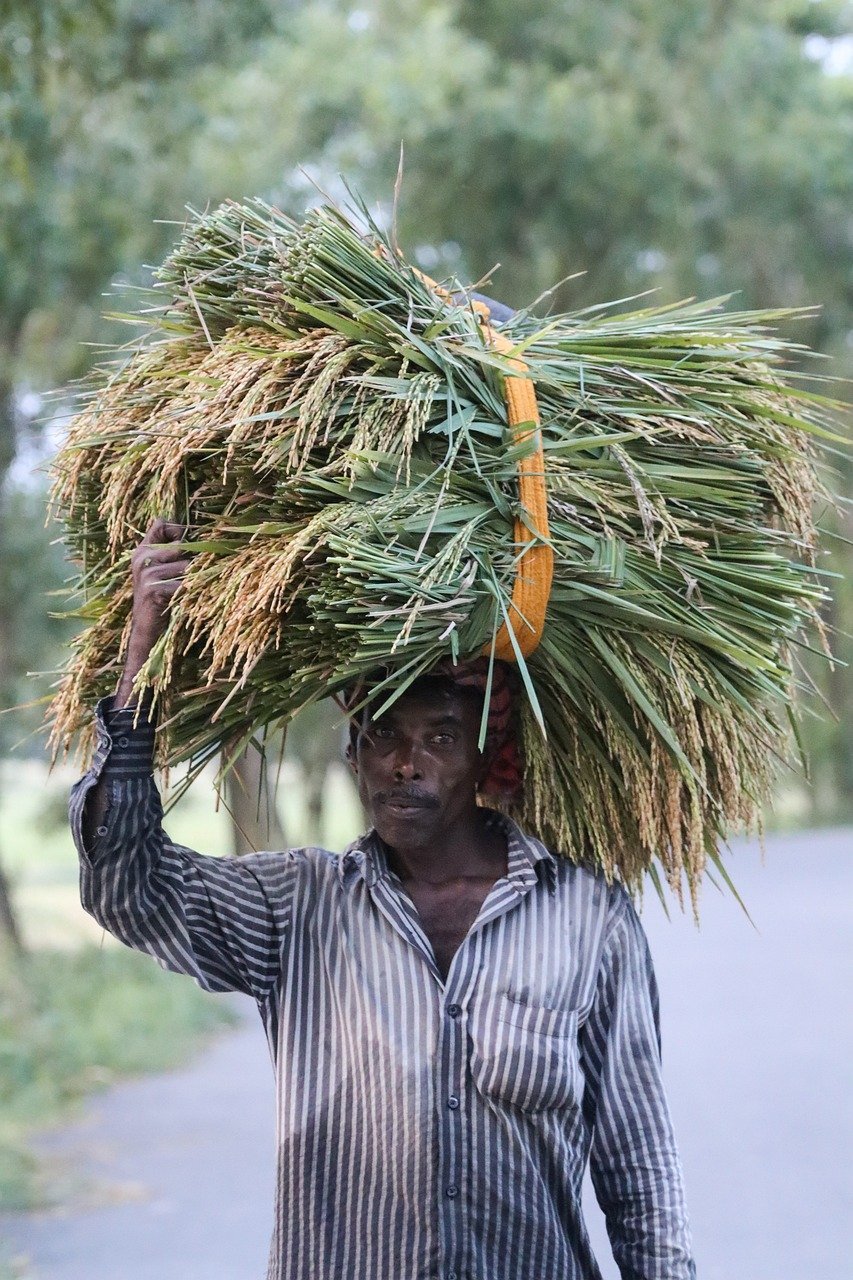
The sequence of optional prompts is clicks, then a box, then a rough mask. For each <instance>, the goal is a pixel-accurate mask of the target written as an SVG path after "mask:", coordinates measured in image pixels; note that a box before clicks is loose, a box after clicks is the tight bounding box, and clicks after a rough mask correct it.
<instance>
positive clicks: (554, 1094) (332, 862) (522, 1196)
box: [71, 521, 695, 1280]
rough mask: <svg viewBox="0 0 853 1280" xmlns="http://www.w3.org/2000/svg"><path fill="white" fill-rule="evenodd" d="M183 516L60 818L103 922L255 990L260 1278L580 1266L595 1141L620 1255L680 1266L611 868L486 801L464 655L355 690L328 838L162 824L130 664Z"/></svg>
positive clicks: (653, 1027) (554, 1271)
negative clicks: (407, 685) (346, 774)
mask: <svg viewBox="0 0 853 1280" xmlns="http://www.w3.org/2000/svg"><path fill="white" fill-rule="evenodd" d="M180 535H181V529H180V527H179V526H175V525H167V524H164V523H163V522H159V521H158V522H156V523H155V524H154V525H153V526H152V528H151V529H150V530H149V531H148V533H147V535H146V537H145V539H144V541H143V543H142V544H141V545H140V547H139V548H138V549H137V551H136V552H135V553H134V556H133V576H134V604H133V619H132V628H131V636H130V644H129V653H128V662H127V668H126V670H125V672H124V675H123V677H122V679H121V683H120V685H119V688H118V691H117V694H116V696H115V697H114V698H113V699H111V700H110V699H107V700H105V701H104V703H102V704H101V705H100V706H99V709H98V726H99V728H98V733H99V738H98V747H97V751H96V753H95V759H94V763H93V766H92V769H91V770H90V772H89V773H88V774H87V775H86V777H85V778H84V779H82V781H81V782H79V783H78V784H77V786H76V788H75V790H74V792H73V795H72V803H71V813H72V823H73V827H74V833H75V839H76V842H77V845H78V848H79V850H80V858H81V867H82V875H81V883H82V898H83V903H84V905H85V907H86V908H87V910H89V911H90V912H91V913H92V914H93V915H94V916H95V917H96V919H98V921H99V922H100V923H101V924H103V925H104V926H105V927H106V928H107V929H109V930H110V931H111V932H112V933H114V934H115V935H116V936H117V937H118V938H120V939H121V940H122V941H123V942H125V943H127V944H128V945H129V946H132V947H136V948H138V949H139V950H142V951H146V952H148V953H150V954H152V955H154V956H156V957H157V958H158V959H159V960H160V961H161V963H163V964H164V965H165V966H167V967H168V968H170V969H175V970H178V971H180V972H182V973H187V974H190V975H191V976H192V977H194V978H195V979H196V981H197V982H198V983H199V984H200V985H201V986H202V987H204V988H205V989H206V990H210V991H230V990H237V991H243V992H246V993H248V994H251V995H252V996H253V997H254V998H255V999H256V1001H257V1003H258V1007H259V1009H260V1013H261V1016H262V1018H263V1020H264V1023H265V1027H266V1031H267V1035H268V1038H269V1043H270V1047H271V1050H272V1054H273V1060H274V1062H275V1070H276V1083H277V1111H278V1114H277V1120H278V1123H277V1132H278V1176H277V1185H276V1200H275V1227H274V1234H273V1241H272V1249H271V1255H270V1269H269V1276H270V1277H274V1278H275V1280H308V1278H309V1277H310V1278H312V1280H337V1278H338V1277H341V1278H346V1280H349V1278H350V1277H352V1278H353V1280H463V1277H464V1278H465V1280H519V1277H531V1278H532V1280H540V1278H542V1277H554V1278H555V1280H556V1278H557V1277H560V1280H594V1278H595V1277H598V1276H599V1275H600V1272H599V1270H598V1267H597V1265H596V1262H595V1260H594V1258H593V1256H592V1253H591V1250H590V1245H589V1240H588V1237H587V1232H586V1229H585V1226H584V1223H583V1219H582V1216H581V1206H580V1191H581V1178H582V1173H583V1169H584V1166H585V1164H586V1161H587V1159H588V1158H590V1159H591V1169H592V1176H593V1180H594V1183H595V1187H596V1190H597V1193H598V1197H599V1200H600V1202H601V1204H602V1206H603V1208H604V1211H605V1213H606V1215H607V1222H608V1229H609V1233H610V1238H611V1241H612V1246H613V1252H614V1255H615V1257H616V1260H617V1262H618V1264H619V1268H620V1271H621V1275H622V1277H623V1280H687V1278H688V1277H692V1276H694V1275H695V1270H694V1266H693V1262H692V1260H691V1255H690V1244H689V1237H688V1229H687V1223H686V1217H685V1211H684V1204H683V1195H682V1185H681V1173H680V1168H679V1162H678V1156H677V1153H676V1149H675V1144H674V1140H673V1135H672V1128H671V1125H670V1120H669V1116H668V1113H667V1108H666V1102H665V1099H664V1094H663V1088H662V1084H661V1076H660V1055H659V1044H658V1024H657V992H656V987H655V980H654V975H653V972H652V965H651V960H650V957H649V953H648V948H647V945H646V941H645V938H644V935H643V933H642V929H641V927H640V924H639V921H638V919H637V916H636V914H635V912H634V910H633V908H632V907H631V904H630V902H629V900H628V898H627V896H626V894H625V893H624V891H623V890H622V889H620V888H619V887H618V886H616V885H613V886H610V887H608V885H607V884H606V883H605V881H604V880H603V878H601V877H598V876H595V875H593V874H591V873H590V872H588V871H585V870H582V869H580V868H578V867H576V866H574V865H572V864H571V863H569V862H568V861H567V860H565V859H560V858H555V857H554V855H553V854H552V853H551V852H549V851H548V850H547V849H545V848H544V846H543V845H541V844H540V843H539V842H538V841H537V840H535V839H532V838H531V837H529V836H527V835H525V834H524V833H523V832H521V831H520V830H519V829H518V828H517V827H516V826H515V825H514V824H513V823H511V822H509V821H507V820H505V819H504V818H502V817H500V816H499V815H498V814H496V813H494V812H492V811H490V810H488V809H484V808H482V807H480V806H479V805H478V804H477V790H478V787H481V786H483V784H484V782H485V780H486V779H487V775H488V774H489V771H490V769H491V767H492V765H493V764H494V761H495V759H496V756H497V755H498V754H500V752H499V748H501V747H504V746H506V732H505V731H506V717H505V716H504V717H503V721H504V723H503V727H502V728H500V727H499V729H498V731H497V732H496V733H495V734H493V735H492V740H491V741H490V742H489V743H487V750H486V752H485V753H484V754H483V755H481V754H480V753H479V751H478V746H477V743H478V733H479V727H480V718H481V712H482V692H479V693H478V692H477V684H478V681H477V679H476V678H474V679H470V678H468V679H466V680H463V681H461V682H460V681H459V680H458V679H455V678H454V676H453V671H452V668H451V669H450V674H448V671H447V669H445V670H444V671H443V673H441V674H436V675H432V676H430V677H429V678H427V679H425V680H422V681H420V682H418V683H417V684H416V685H414V686H412V688H411V689H410V690H408V691H407V692H406V693H405V694H404V695H403V696H402V697H401V698H400V699H399V700H398V701H397V702H396V703H395V704H394V705H393V707H392V708H391V709H390V710H388V711H387V712H385V713H384V714H382V715H379V716H374V715H373V712H372V709H371V703H370V700H369V690H368V691H367V703H366V706H365V708H364V709H363V710H361V711H358V712H354V717H355V718H354V723H353V730H352V748H351V756H352V763H353V766H354V769H355V772H356V775H357V779H358V786H359V791H360V794H361V798H362V801H363V803H364V806H365V809H366V810H367V812H368V814H369V815H370V818H371V821H372V823H373V829H372V831H371V832H370V833H369V834H368V835H366V836H365V837H364V838H363V839H361V840H359V841H357V842H356V844H355V845H353V846H352V847H351V848H350V849H349V850H348V851H347V852H346V853H345V854H344V855H343V856H342V857H338V856H335V855H334V854H332V853H329V852H326V851H325V850H320V849H302V850H292V851H290V852H288V853H283V854H282V853H278V854H276V853H262V854H257V855H254V856H249V857H245V858H242V859H238V860H220V859H214V858H206V857H202V856H200V855H199V854H196V853H193V852H192V851H190V850H188V849H184V848H180V847H177V846H175V845H173V844H171V843H170V842H169V840H168V838H167V837H166V836H165V834H164V833H163V830H162V827H161V813H162V811H161V806H160V799H159V795H158V793H157V790H156V787H155V785H154V780H153V777H152V773H151V755H152V743H153V734H154V728H153V725H152V724H150V723H149V722H148V721H147V720H145V719H144V718H143V719H142V720H141V722H140V723H139V725H138V727H136V728H134V727H133V720H134V716H135V711H134V708H133V705H132V698H133V691H132V686H133V677H134V675H135V674H136V672H137V671H138V670H139V668H140V666H141V664H142V663H143V662H144V660H145V657H146V656H147V654H148V653H149V652H150V649H151V646H152V644H153V643H154V642H155V640H156V639H157V638H158V636H159V635H160V634H161V633H162V630H163V627H164V626H165V622H166V618H167V616H168V610H169V606H170V602H171V598H172V596H173V595H174V592H175V591H176V590H177V588H178V586H179V585H180V581H181V578H182V575H183V573H184V571H185V569H186V566H187V561H186V560H185V559H184V558H183V557H182V554H181V552H180V550H179V548H178V547H176V546H175V542H176V540H177V539H179V538H180ZM463 671H465V672H467V673H468V675H469V676H470V671H471V668H463ZM504 674H506V673H505V672H504ZM505 688H506V686H505V682H504V692H505ZM373 705H374V708H375V705H376V704H375V703H374V704H373ZM501 737H503V739H504V741H503V742H502V741H501ZM212 1208H215V1207H214V1206H212Z"/></svg>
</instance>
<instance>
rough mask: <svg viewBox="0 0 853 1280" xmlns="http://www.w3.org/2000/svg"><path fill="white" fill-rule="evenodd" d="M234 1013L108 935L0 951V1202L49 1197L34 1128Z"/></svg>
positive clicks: (27, 1204)
mask: <svg viewBox="0 0 853 1280" xmlns="http://www.w3.org/2000/svg"><path fill="white" fill-rule="evenodd" d="M235 1018H236V1014H235V1012H234V1010H233V1009H232V1007H231V1006H230V1005H229V1004H228V1002H227V1001H224V1000H222V999H217V998H216V997H214V996H210V995H207V994H205V993H204V992H202V991H200V990H199V989H198V988H197V987H196V986H195V985H194V984H193V983H192V982H190V981H189V980H188V979H186V978H182V977H179V976H177V975H175V974H170V973H166V972H164V971H163V970H162V969H160V968H159V966H158V965H156V964H154V963H152V961H151V960H150V959H149V958H148V957H146V956H141V955H136V954H134V953H132V952H130V951H127V950H125V948H123V947H119V946H117V945H110V946H105V947H98V946H96V945H92V944H86V945H84V946H82V947H79V948H78V949H76V950H73V951H56V950H49V951H39V952H33V953H31V954H30V955H28V956H25V957H23V958H13V957H11V956H9V955H6V956H4V964H3V966H2V972H0V1117H2V1120H0V1209H3V1210H27V1209H33V1208H36V1207H39V1206H41V1205H44V1204H47V1203H50V1202H51V1200H52V1198H53V1192H52V1188H51V1186H50V1185H49V1179H48V1177H47V1175H46V1172H45V1170H44V1168H43V1167H42V1165H41V1163H40V1162H39V1160H38V1159H37V1157H36V1156H35V1155H34V1154H33V1151H32V1149H31V1146H30V1139H31V1137H32V1135H33V1133H34V1131H35V1130H37V1129H39V1128H42V1127H44V1126H47V1125H50V1124H52V1123H55V1122H56V1121H57V1120H59V1119H61V1118H62V1117H63V1116H64V1115H65V1114H66V1113H67V1112H68V1111H69V1110H70V1109H73V1107H74V1106H75V1105H76V1104H77V1103H79V1101H80V1100H81V1099H82V1098H84V1097H86V1096H87V1095H88V1094H90V1093H92V1092H95V1091H97V1090H100V1089H103V1088H105V1087H107V1086H108V1085H110V1084H112V1083H113V1082H114V1081H115V1080H116V1079H118V1078H119V1077H122V1076H127V1075H135V1074H139V1073H142V1072H150V1071H162V1070H167V1069H169V1068H171V1067H175V1066H178V1065H179V1064H180V1063H181V1062H183V1061H184V1060H185V1058H186V1057H187V1056H188V1055H189V1054H190V1053H191V1052H192V1051H193V1050H194V1049H196V1048H198V1047H199V1046H200V1045H201V1044H202V1043H203V1042H204V1041H205V1039H206V1038H207V1037H208V1036H209V1035H211V1034H212V1033H213V1032H214V1031H217V1030H219V1029H221V1028H223V1027H225V1026H228V1025H231V1024H233V1022H234V1020H235Z"/></svg>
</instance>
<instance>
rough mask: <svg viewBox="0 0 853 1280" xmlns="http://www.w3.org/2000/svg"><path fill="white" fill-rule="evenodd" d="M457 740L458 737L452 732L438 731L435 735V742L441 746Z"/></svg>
mask: <svg viewBox="0 0 853 1280" xmlns="http://www.w3.org/2000/svg"><path fill="white" fill-rule="evenodd" d="M455 741H456V737H455V735H454V734H452V733H436V734H435V735H434V736H433V742H434V743H436V745H437V746H439V747H447V746H450V745H451V744H452V743H454V742H455Z"/></svg>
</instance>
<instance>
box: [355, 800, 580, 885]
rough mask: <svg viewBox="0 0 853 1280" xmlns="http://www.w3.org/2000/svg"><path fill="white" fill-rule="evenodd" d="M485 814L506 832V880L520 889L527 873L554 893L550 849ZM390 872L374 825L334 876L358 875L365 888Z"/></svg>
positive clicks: (491, 813) (508, 822) (494, 815)
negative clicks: (541, 881)
mask: <svg viewBox="0 0 853 1280" xmlns="http://www.w3.org/2000/svg"><path fill="white" fill-rule="evenodd" d="M488 815H489V817H488V820H489V822H493V823H495V824H496V825H497V826H499V827H500V828H501V829H502V830H503V832H504V834H505V835H506V842H507V875H506V878H507V880H509V881H510V883H514V884H516V885H517V886H518V887H519V888H522V887H526V885H527V884H528V883H529V882H530V877H531V875H532V876H534V877H536V878H542V877H544V879H545V882H546V884H547V887H548V891H549V893H551V894H554V893H556V891H557V859H556V858H555V857H554V854H553V853H551V851H550V849H547V848H546V847H545V845H544V844H543V843H542V841H541V840H537V839H536V837H535V836H530V835H527V834H526V833H525V832H524V831H522V830H521V828H520V827H519V826H517V824H516V823H515V822H513V821H512V819H511V818H508V817H507V816H506V815H505V814H503V813H498V812H497V810H495V809H489V810H488ZM390 874H391V869H390V867H389V866H388V855H387V853H386V850H385V845H384V844H383V843H382V841H381V840H380V838H379V836H378V835H377V833H376V830H375V828H371V829H370V830H369V831H367V832H365V834H364V835H363V836H360V837H359V838H358V840H355V841H353V843H352V844H351V845H349V846H348V847H347V848H346V849H345V850H344V852H343V853H342V854H341V855H340V857H339V859H338V875H339V876H340V879H341V883H342V884H346V883H347V880H348V878H349V877H357V876H361V878H362V879H363V880H364V882H365V884H366V885H367V887H368V888H372V886H373V885H374V884H376V882H377V880H381V879H387V878H388V877H389V876H390Z"/></svg>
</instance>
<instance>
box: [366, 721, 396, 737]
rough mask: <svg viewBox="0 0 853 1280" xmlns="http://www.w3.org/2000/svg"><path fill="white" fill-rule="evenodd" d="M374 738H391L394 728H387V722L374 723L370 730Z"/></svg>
mask: <svg viewBox="0 0 853 1280" xmlns="http://www.w3.org/2000/svg"><path fill="white" fill-rule="evenodd" d="M371 733H372V734H373V737H374V738H393V736H394V730H393V729H391V728H389V727H388V725H387V724H383V725H374V727H373V729H372V730H371Z"/></svg>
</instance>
